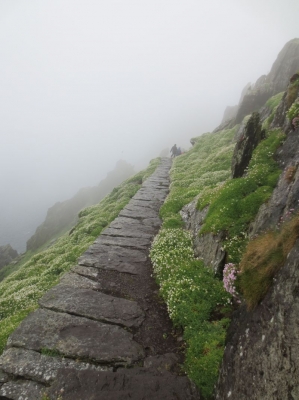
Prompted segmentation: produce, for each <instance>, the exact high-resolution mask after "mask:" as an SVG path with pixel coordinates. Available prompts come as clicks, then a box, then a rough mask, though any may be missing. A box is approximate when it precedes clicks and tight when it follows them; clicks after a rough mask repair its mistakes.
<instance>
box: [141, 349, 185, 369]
mask: <svg viewBox="0 0 299 400" xmlns="http://www.w3.org/2000/svg"><path fill="white" fill-rule="evenodd" d="M178 362H179V358H178V356H177V355H176V354H174V353H167V354H162V355H160V356H150V357H147V358H146V359H145V360H144V364H143V365H144V368H154V369H157V370H158V371H164V370H165V371H173V369H174V368H175V367H176V366H177V364H178Z"/></svg>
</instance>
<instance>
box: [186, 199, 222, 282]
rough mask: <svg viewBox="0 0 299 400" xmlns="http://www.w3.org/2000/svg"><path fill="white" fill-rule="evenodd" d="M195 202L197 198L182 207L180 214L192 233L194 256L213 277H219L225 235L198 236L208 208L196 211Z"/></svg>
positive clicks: (220, 274)
mask: <svg viewBox="0 0 299 400" xmlns="http://www.w3.org/2000/svg"><path fill="white" fill-rule="evenodd" d="M197 200H198V198H196V199H195V200H194V201H192V202H191V203H189V204H187V205H186V206H184V207H183V208H182V210H181V212H180V214H181V216H182V219H183V221H184V222H185V227H186V228H187V229H188V230H189V231H191V233H192V236H193V244H194V254H195V256H196V257H198V258H200V259H201V260H202V261H203V262H204V264H205V266H207V267H209V268H211V269H212V270H213V272H214V274H215V275H217V276H219V277H221V276H222V272H223V268H224V264H225V256H226V252H225V250H224V249H223V245H222V242H223V240H224V238H225V234H224V232H219V233H218V234H216V235H215V234H213V233H205V234H199V231H200V229H201V227H202V225H203V223H204V219H205V217H206V215H207V213H208V210H209V207H208V206H207V207H205V208H204V209H203V210H198V209H197V208H196V204H197Z"/></svg>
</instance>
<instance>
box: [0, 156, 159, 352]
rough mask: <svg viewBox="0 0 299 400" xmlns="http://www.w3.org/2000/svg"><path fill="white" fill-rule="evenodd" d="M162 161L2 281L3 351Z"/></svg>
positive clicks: (83, 214) (0, 336) (0, 318)
mask: <svg viewBox="0 0 299 400" xmlns="http://www.w3.org/2000/svg"><path fill="white" fill-rule="evenodd" d="M158 164H159V159H156V160H153V161H152V162H151V164H150V165H149V167H148V168H147V169H146V170H145V171H142V172H140V173H138V174H137V175H135V176H134V177H133V178H130V179H128V180H127V181H125V182H124V183H122V184H121V185H120V186H118V187H117V188H115V189H114V190H113V191H112V192H111V193H110V194H109V195H108V196H106V197H105V198H104V199H103V200H102V201H101V202H100V203H99V204H98V205H95V206H92V207H88V208H86V209H85V210H83V211H81V212H80V214H79V221H78V223H77V225H76V226H75V228H73V229H72V230H71V231H70V233H69V234H65V235H64V236H62V237H60V238H59V239H58V240H57V242H56V243H55V244H54V245H53V246H52V247H50V248H48V249H47V250H45V251H43V252H41V253H38V254H35V255H34V256H33V257H31V258H30V260H29V261H27V262H26V263H25V264H23V265H22V266H21V267H20V269H19V270H18V271H16V272H14V273H12V274H10V275H9V276H8V277H7V278H6V279H4V280H3V281H2V282H1V283H0V321H1V323H0V352H2V351H3V349H4V346H5V344H6V341H7V338H8V336H9V335H10V334H11V333H12V331H13V330H14V329H15V328H16V327H17V326H18V325H19V323H20V322H21V321H22V320H23V319H24V318H25V317H26V316H27V315H28V314H29V312H31V311H32V310H34V309H35V308H37V301H38V299H39V298H41V297H42V296H43V294H44V293H45V292H46V291H47V290H49V289H50V288H51V287H52V286H54V285H56V284H57V283H58V281H59V278H60V277H61V276H62V275H63V274H64V273H65V272H66V271H68V270H69V269H70V268H71V266H73V265H74V264H75V262H76V260H77V258H78V257H79V256H80V255H81V254H82V253H83V252H84V251H85V250H86V249H87V248H88V247H89V246H90V245H91V244H92V243H93V242H94V240H95V238H96V237H97V236H98V235H99V234H100V233H101V231H102V230H103V229H104V227H105V226H107V225H108V224H109V223H110V222H111V221H113V220H114V219H115V218H116V217H117V215H118V214H119V212H120V211H121V210H122V209H123V207H124V206H125V205H126V204H127V203H128V202H129V200H130V198H131V197H133V196H134V194H135V193H136V192H137V190H138V189H139V188H140V184H141V182H142V181H143V180H144V179H146V178H147V177H148V176H150V175H151V174H152V173H153V172H154V170H155V169H156V167H157V165H158Z"/></svg>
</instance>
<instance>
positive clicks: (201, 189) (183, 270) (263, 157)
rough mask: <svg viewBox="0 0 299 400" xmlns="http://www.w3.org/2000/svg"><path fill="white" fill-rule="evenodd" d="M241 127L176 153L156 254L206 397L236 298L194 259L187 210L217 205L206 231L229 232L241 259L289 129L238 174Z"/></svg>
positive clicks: (193, 373) (190, 368)
mask: <svg viewBox="0 0 299 400" xmlns="http://www.w3.org/2000/svg"><path fill="white" fill-rule="evenodd" d="M274 100H275V101H274ZM277 101H278V97H277V98H275V99H272V101H271V106H273V107H275V103H276V102H277ZM237 129H238V126H235V127H234V128H233V129H229V130H224V131H221V132H218V133H216V134H204V135H202V136H200V137H198V138H197V139H196V140H195V145H194V147H193V148H192V149H191V150H190V151H189V152H187V153H185V154H184V155H182V156H180V157H177V158H176V159H175V160H174V164H173V168H172V169H171V182H172V183H171V186H170V194H169V196H168V198H167V199H166V201H165V203H164V205H163V206H162V208H161V210H160V215H161V217H162V219H163V225H162V229H161V231H160V233H159V234H158V236H157V237H156V238H155V240H154V242H153V246H152V250H151V254H150V256H151V259H152V262H153V266H154V273H155V277H156V279H157V281H158V283H159V285H160V288H161V289H160V293H161V296H162V297H163V299H164V300H165V302H166V304H167V307H168V312H169V315H170V317H171V319H172V321H173V323H174V324H175V325H176V326H180V327H183V330H184V339H185V341H186V360H185V364H184V369H185V371H186V372H187V373H188V376H189V377H190V378H191V379H192V380H193V381H194V382H195V383H196V385H198V387H199V388H200V390H201V392H202V395H203V397H204V398H205V399H210V398H212V396H213V389H214V385H215V383H216V380H217V376H218V370H219V365H220V362H221V360H222V357H223V352H224V343H225V336H226V330H227V327H228V323H229V318H228V317H229V315H230V312H231V305H230V304H231V303H230V302H231V297H230V295H229V294H228V293H226V292H225V291H224V288H223V283H222V282H221V281H220V280H218V279H217V278H215V277H214V275H213V271H212V270H211V269H210V268H207V267H205V266H204V265H203V263H202V261H200V260H197V259H195V258H194V254H193V244H192V238H191V234H190V233H189V232H187V231H185V230H184V229H183V228H182V220H181V217H180V214H179V212H180V210H181V208H182V207H183V206H184V205H185V204H187V203H189V202H190V201H192V200H193V199H194V198H195V197H196V198H197V199H198V201H197V207H198V208H199V209H202V208H204V207H205V206H207V205H209V211H208V214H207V217H206V219H205V223H204V226H203V228H202V231H201V233H200V234H204V233H206V232H213V233H217V232H219V231H225V232H226V234H227V241H226V243H225V245H226V249H227V251H228V254H229V259H231V260H232V261H236V260H238V261H239V260H240V258H241V256H242V253H243V252H244V250H245V247H246V244H247V232H248V226H249V224H250V222H251V221H252V220H253V219H254V217H255V216H256V213H257V211H258V209H259V207H260V206H261V204H263V203H264V202H265V201H267V199H268V198H269V197H270V195H271V193H272V191H273V188H274V186H275V185H276V182H277V179H278V176H279V174H280V172H281V171H280V170H279V168H278V167H277V165H276V162H275V161H274V159H273V154H274V152H275V151H276V149H277V148H278V146H279V145H280V144H281V143H282V141H283V140H284V135H283V134H282V133H281V132H280V131H278V130H276V131H272V132H269V133H268V135H267V138H266V139H265V140H263V141H262V142H261V143H260V144H259V146H258V147H257V149H256V150H255V151H254V153H253V156H252V159H251V161H250V164H249V167H248V173H247V175H246V176H244V177H242V178H238V179H231V160H232V155H233V150H234V146H235V143H234V142H233V138H234V136H235V133H236V131H237Z"/></svg>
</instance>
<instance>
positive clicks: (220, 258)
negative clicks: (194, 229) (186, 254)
mask: <svg viewBox="0 0 299 400" xmlns="http://www.w3.org/2000/svg"><path fill="white" fill-rule="evenodd" d="M224 239H225V236H224V233H222V232H220V233H219V234H217V235H214V234H212V233H205V234H203V235H197V237H196V238H195V240H194V250H195V255H196V256H197V257H199V258H201V259H202V260H203V262H204V264H205V266H206V267H209V268H212V269H213V271H214V274H215V275H218V276H221V275H222V271H223V268H224V264H225V256H226V253H225V250H224V249H223V247H222V242H223V240H224Z"/></svg>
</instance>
